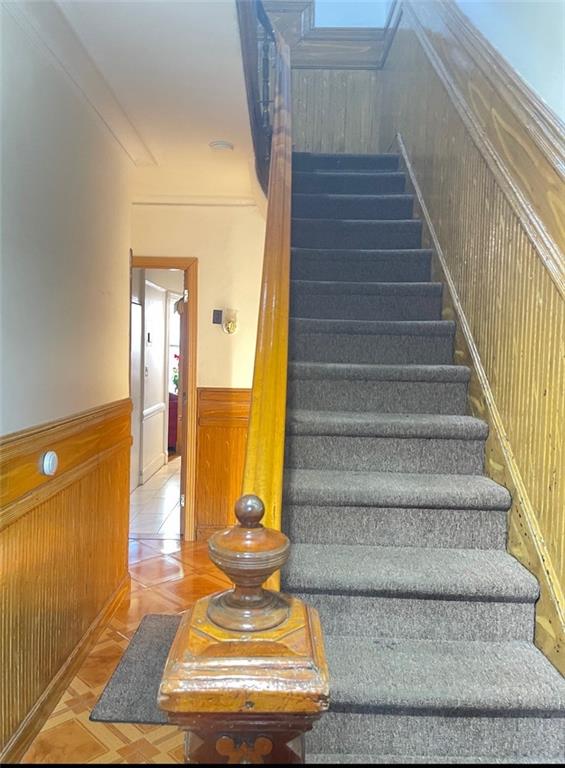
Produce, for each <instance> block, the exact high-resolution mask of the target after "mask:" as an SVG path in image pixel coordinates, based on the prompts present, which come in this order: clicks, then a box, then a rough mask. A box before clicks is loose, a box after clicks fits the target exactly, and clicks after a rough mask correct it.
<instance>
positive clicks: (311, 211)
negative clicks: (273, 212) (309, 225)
mask: <svg viewBox="0 0 565 768" xmlns="http://www.w3.org/2000/svg"><path fill="white" fill-rule="evenodd" d="M413 215H414V196H413V195H407V194H396V195H387V194H382V195H355V194H341V195H340V194H321V193H309V192H295V193H294V194H293V196H292V216H293V218H304V219H308V218H312V219H329V218H336V219H351V220H356V221H365V220H370V219H412V218H413Z"/></svg>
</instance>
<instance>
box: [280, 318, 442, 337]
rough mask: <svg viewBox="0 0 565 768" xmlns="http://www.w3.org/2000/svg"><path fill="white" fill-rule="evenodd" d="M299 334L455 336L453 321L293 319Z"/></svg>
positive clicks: (291, 323) (293, 327)
mask: <svg viewBox="0 0 565 768" xmlns="http://www.w3.org/2000/svg"><path fill="white" fill-rule="evenodd" d="M290 325H291V329H292V330H293V331H295V332H297V333H328V334H346V335H350V336H357V335H360V336H363V335H367V336H372V335H383V336H453V335H454V334H455V323H454V322H453V321H452V320H327V319H324V320H320V319H318V318H316V319H311V318H291V320H290Z"/></svg>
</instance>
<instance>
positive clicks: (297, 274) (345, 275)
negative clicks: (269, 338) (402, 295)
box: [291, 251, 431, 283]
mask: <svg viewBox="0 0 565 768" xmlns="http://www.w3.org/2000/svg"><path fill="white" fill-rule="evenodd" d="M430 262H431V256H428V255H424V254H414V255H412V254H409V255H406V254H402V252H400V251H399V253H398V255H396V254H394V255H391V256H378V257H371V256H355V255H353V254H352V255H347V256H340V257H339V258H336V257H335V256H332V255H331V252H329V251H326V252H323V251H322V252H320V255H319V256H318V255H315V256H314V255H308V256H302V255H299V254H293V256H292V261H291V271H292V279H293V280H335V281H347V280H350V281H351V282H353V283H356V282H367V283H380V282H383V283H410V282H412V283H418V282H427V281H428V280H429V279H430V275H431V267H430Z"/></svg>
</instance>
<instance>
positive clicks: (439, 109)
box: [398, 50, 565, 672]
mask: <svg viewBox="0 0 565 768" xmlns="http://www.w3.org/2000/svg"><path fill="white" fill-rule="evenodd" d="M398 53H399V55H400V56H401V57H402V58H403V64H402V66H403V68H404V67H405V63H406V62H405V59H404V56H403V54H402V52H401V51H398ZM405 53H406V50H405V51H404V54H405ZM416 64H417V68H418V71H419V72H420V73H421V75H420V76H421V78H422V82H419V79H418V78H414V79H413V82H412V88H413V89H414V90H412V91H411V90H410V88H408V87H406V90H407V92H406V93H403V95H402V97H401V98H402V99H403V100H404V99H405V100H406V101H405V104H404V106H403V108H402V110H401V113H400V114H398V120H399V125H401V126H403V127H404V128H405V129H406V131H407V133H408V135H409V141H410V149H408V143H407V144H406V145H405V144H404V142H403V140H402V138H401V137H398V142H399V147H400V149H401V152H402V155H403V157H404V159H405V162H406V165H407V167H408V170H409V174H410V178H411V180H412V183H413V186H414V188H415V192H416V195H417V199H418V202H419V207H420V211H421V214H422V218H423V220H424V221H425V224H426V227H425V230H424V243H423V244H424V247H431V248H433V249H434V252H435V254H436V261H435V264H434V271H435V275H434V278H435V279H438V280H443V282H445V283H446V284H447V286H448V287H449V292H448V291H445V292H444V300H445V306H444V313H443V316H444V318H445V319H453V320H456V321H457V323H458V331H457V336H456V350H455V355H456V361H457V362H458V363H460V364H465V365H469V366H470V367H471V370H472V372H473V375H472V379H471V385H470V407H471V412H472V413H473V415H475V416H477V417H479V418H482V419H484V420H485V421H487V422H488V423H489V426H490V434H489V439H488V442H487V452H486V471H487V474H488V475H489V476H490V477H492V478H493V479H494V480H496V481H497V482H499V483H501V484H503V485H505V486H506V487H507V488H508V489H509V490H510V492H511V494H512V498H513V505H512V509H511V512H510V517H509V541H508V548H509V551H510V552H511V553H512V554H513V555H514V556H515V557H517V558H518V559H519V560H520V561H521V562H522V563H523V564H524V565H525V566H526V567H527V568H528V569H529V570H530V571H532V572H533V573H534V574H535V575H536V577H537V578H538V580H539V582H540V586H541V597H540V600H539V601H538V603H537V606H536V636H535V641H536V644H537V645H538V647H539V648H540V649H541V650H543V651H544V653H545V654H546V655H547V656H548V657H549V658H550V659H551V661H552V662H553V663H554V664H555V666H557V668H558V669H560V670H561V671H563V672H565V658H564V655H563V648H564V647H565V611H564V608H565V603H564V598H563V587H562V585H563V584H564V583H565V556H564V555H565V553H564V542H565V488H564V478H563V473H562V467H563V465H564V463H565V455H564V445H563V439H562V433H561V428H560V425H562V424H563V422H564V419H565V403H564V399H565V398H564V393H565V359H564V357H563V351H562V343H563V338H564V337H565V304H564V302H563V299H562V297H561V296H560V294H559V292H558V290H557V287H556V285H555V283H554V282H553V281H552V280H551V278H550V275H549V273H548V271H547V270H546V269H545V267H544V265H543V263H542V261H541V259H540V258H539V255H538V253H537V252H536V250H535V248H534V247H533V245H532V243H531V241H530V240H529V238H528V237H527V236H526V234H525V233H524V231H523V230H522V227H521V222H520V220H519V218H518V217H517V216H516V215H515V212H514V211H513V209H512V207H511V206H510V204H509V202H508V201H507V199H506V197H505V194H504V192H503V191H502V190H501V189H500V187H499V186H498V185H497V183H496V180H495V179H494V178H493V175H492V173H491V172H490V169H489V167H488V165H487V163H486V162H485V160H484V158H483V157H482V156H481V155H480V153H479V152H478V150H477V148H476V146H475V145H474V143H473V142H472V141H471V139H470V137H469V136H468V133H467V131H466V128H465V126H464V125H463V123H462V122H460V123H459V125H457V121H458V119H459V118H458V116H457V114H454V115H448V116H446V110H447V112H448V111H449V109H453V107H450V106H449V105H448V104H446V103H443V102H442V101H441V100H442V99H444V98H447V95H446V94H445V91H443V90H442V89H441V85H440V84H439V83H438V85H437V88H439V89H440V90H437V89H436V88H435V87H431V86H433V81H432V80H428V87H427V88H424V85H423V81H425V80H426V79H427V78H429V74H430V73H429V72H428V73H426V70H425V66H424V62H423V61H417V62H416ZM409 72H410V71H409ZM409 76H410V77H412V78H413V77H414V76H413V74H411V73H410V74H409ZM417 94H420V95H419V96H418V95H417ZM436 97H437V98H436ZM426 100H429V101H430V103H429V106H426V104H425V103H424V102H425V101H426ZM427 109H428V110H429V111H428V112H427V114H428V115H430V114H434V115H435V117H436V122H434V120H430V122H429V123H422V112H423V113H424V114H426V110H427ZM405 110H406V111H405ZM451 139H453V142H451ZM446 147H447V148H448V149H449V151H448V152H446V151H445V148H446ZM454 155H456V156H457V157H458V161H454ZM424 200H426V201H428V204H427V205H426V203H424Z"/></svg>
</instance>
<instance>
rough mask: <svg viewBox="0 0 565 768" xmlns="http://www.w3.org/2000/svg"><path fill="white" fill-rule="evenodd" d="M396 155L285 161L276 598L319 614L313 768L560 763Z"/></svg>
mask: <svg viewBox="0 0 565 768" xmlns="http://www.w3.org/2000/svg"><path fill="white" fill-rule="evenodd" d="M405 184H406V179H405V175H404V173H402V172H400V171H399V158H398V157H397V156H395V155H380V156H353V155H334V156H331V155H310V154H301V153H297V154H295V155H294V159H293V225H292V283H291V320H290V351H289V379H288V406H287V433H286V434H287V437H286V440H287V442H286V453H285V491H284V494H285V502H284V511H283V525H284V529H285V532H286V533H287V534H288V536H289V537H290V539H291V541H292V544H293V549H292V555H291V559H290V561H289V563H288V565H287V567H286V568H285V570H284V572H283V589H284V590H285V591H287V592H290V593H293V594H295V595H298V596H300V597H301V598H303V599H304V600H306V601H307V602H309V603H310V604H312V605H314V606H315V607H316V608H317V609H318V610H319V612H320V615H321V619H322V625H323V628H324V633H325V636H326V649H327V653H328V658H329V663H330V673H331V701H332V703H331V711H330V713H328V714H327V715H326V716H325V717H324V718H322V720H321V722H320V723H319V724H318V725H317V726H316V727H315V729H314V731H313V732H312V733H311V734H310V737H309V743H308V756H309V757H308V759H309V761H310V762H320V763H323V762H337V763H361V762H368V763H383V762H392V763H394V762H397V763H402V762H412V763H416V762H425V763H434V762H435V763H441V762H443V763H449V762H460V763H469V762H478V763H480V762H491V763H492V762H497V763H504V762H524V763H528V762H549V763H552V762H554V763H557V762H561V761H562V760H563V759H564V757H565V752H564V732H565V728H564V717H565V682H564V681H563V679H562V677H561V676H560V675H559V673H558V672H557V671H556V670H555V669H554V667H553V666H552V665H551V664H550V663H549V662H548V661H547V660H546V659H545V657H544V656H543V655H542V654H541V653H540V652H539V651H538V650H537V649H536V648H535V647H534V645H533V643H532V639H533V631H534V604H535V601H536V599H537V597H538V585H537V582H536V580H535V579H534V577H533V576H532V575H531V574H530V573H529V572H528V571H527V570H526V569H525V568H523V567H522V566H521V565H520V564H519V563H518V562H517V561H516V560H515V559H514V558H513V557H511V556H510V555H508V554H507V553H506V551H505V543H506V515H507V511H508V509H509V507H510V497H509V494H508V492H507V491H506V489H504V488H502V487H501V486H499V485H497V484H496V483H494V482H492V481H491V480H489V479H488V478H486V477H485V476H484V475H483V464H484V449H485V440H486V437H487V431H488V430H487V425H486V424H484V423H483V422H481V421H479V420H477V419H475V418H472V417H470V416H467V415H465V414H466V410H467V404H466V403H467V385H468V381H469V370H468V369H467V368H464V367H462V366H455V365H453V340H454V334H455V324H454V323H453V322H449V321H445V320H442V319H441V298H442V286H441V284H439V283H433V282H431V281H430V261H431V255H432V254H431V252H430V251H429V250H426V249H423V248H422V247H421V229H422V227H421V222H420V221H419V220H417V219H414V218H413V199H412V197H411V196H410V195H407V194H405Z"/></svg>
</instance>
